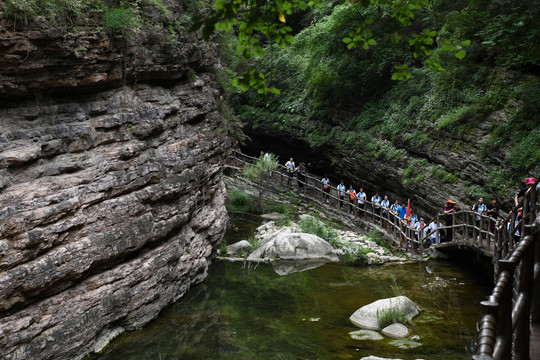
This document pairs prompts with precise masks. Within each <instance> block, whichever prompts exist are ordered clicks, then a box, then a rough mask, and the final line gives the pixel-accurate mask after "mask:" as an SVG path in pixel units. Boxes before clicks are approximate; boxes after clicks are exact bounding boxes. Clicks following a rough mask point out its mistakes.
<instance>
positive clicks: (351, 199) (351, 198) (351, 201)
mask: <svg viewBox="0 0 540 360" xmlns="http://www.w3.org/2000/svg"><path fill="white" fill-rule="evenodd" d="M347 194H348V195H349V213H350V214H352V213H353V211H354V200H356V191H354V189H353V187H352V185H349V190H347Z"/></svg>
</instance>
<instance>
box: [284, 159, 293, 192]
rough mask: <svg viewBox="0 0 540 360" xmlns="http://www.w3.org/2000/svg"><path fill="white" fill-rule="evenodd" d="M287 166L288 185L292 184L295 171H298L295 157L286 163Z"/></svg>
mask: <svg viewBox="0 0 540 360" xmlns="http://www.w3.org/2000/svg"><path fill="white" fill-rule="evenodd" d="M285 168H286V169H287V175H289V179H288V180H287V186H291V185H292V179H293V176H294V172H295V171H296V164H295V163H294V160H293V158H290V159H289V161H287V162H286V163H285Z"/></svg>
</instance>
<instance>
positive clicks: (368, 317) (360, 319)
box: [349, 296, 419, 331]
mask: <svg viewBox="0 0 540 360" xmlns="http://www.w3.org/2000/svg"><path fill="white" fill-rule="evenodd" d="M390 309H395V310H398V311H401V312H403V313H404V314H405V316H406V317H407V319H409V320H411V319H413V318H414V317H416V316H418V314H419V311H418V307H417V306H416V304H415V303H414V302H412V301H411V300H410V299H409V298H408V297H406V296H397V297H393V298H388V299H381V300H377V301H375V302H372V303H371V304H368V305H365V306H362V307H361V308H360V309H358V310H356V311H355V312H354V313H353V314H352V315H351V317H350V318H349V319H350V320H351V322H352V323H353V324H354V325H356V326H358V327H360V328H362V329H366V330H376V331H379V330H381V327H380V326H379V320H378V319H377V312H378V311H383V310H390Z"/></svg>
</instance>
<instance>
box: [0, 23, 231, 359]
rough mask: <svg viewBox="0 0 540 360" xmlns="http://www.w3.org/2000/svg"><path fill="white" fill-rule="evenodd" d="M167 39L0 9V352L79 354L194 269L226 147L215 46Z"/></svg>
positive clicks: (196, 275)
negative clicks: (23, 21) (167, 48)
mask: <svg viewBox="0 0 540 360" xmlns="http://www.w3.org/2000/svg"><path fill="white" fill-rule="evenodd" d="M0 19H2V14H0ZM183 36H184V37H185V38H184V40H185V41H184V44H185V45H182V46H179V47H178V48H177V49H176V50H175V51H174V52H173V53H170V52H169V53H166V52H164V51H163V49H161V48H159V46H158V44H157V43H152V39H151V38H148V39H147V43H146V44H142V45H141V44H138V46H146V49H147V50H148V51H147V52H146V54H147V56H143V57H141V56H140V52H139V53H138V52H137V49H136V48H135V47H134V46H133V44H131V45H130V44H126V43H122V44H118V43H115V42H113V41H112V40H111V38H110V36H109V35H108V34H107V33H106V32H105V31H103V30H99V29H96V28H83V29H79V30H77V31H71V30H70V31H68V30H66V29H61V28H60V29H59V28H54V27H51V26H43V24H42V23H40V21H39V19H38V20H37V21H35V22H33V23H31V24H28V25H26V26H23V27H21V26H20V24H19V25H16V24H14V23H11V22H9V21H7V20H5V19H2V20H1V22H0V69H2V70H1V71H0V99H1V101H0V106H1V107H0V358H2V359H6V360H15V359H57V360H59V359H75V358H81V357H83V356H84V355H85V354H88V353H91V352H93V351H97V350H99V349H100V348H102V347H103V346H104V345H106V343H107V342H108V340H110V339H111V338H112V337H114V336H116V335H118V334H119V333H121V332H123V331H126V330H131V329H136V328H139V327H141V326H143V325H144V324H146V323H148V322H149V321H150V320H152V319H153V318H155V317H156V316H157V315H158V313H159V312H160V311H161V310H162V309H163V308H164V307H165V306H167V305H168V304H170V303H171V302H173V301H175V300H177V299H178V298H180V297H181V296H182V295H183V294H184V293H185V292H186V291H188V289H189V288H190V287H191V286H192V285H193V284H195V283H197V282H200V281H202V280H203V279H204V278H205V276H206V272H207V269H208V266H209V264H210V262H211V259H212V258H213V256H214V254H215V249H216V246H217V245H218V244H219V242H220V241H221V239H222V236H223V233H224V230H225V224H226V219H227V214H226V210H225V206H224V202H225V198H226V192H225V187H224V184H223V182H222V179H221V171H222V170H221V164H222V162H223V160H224V156H225V155H224V154H225V150H226V148H227V145H228V143H227V139H226V137H225V134H224V132H223V131H222V130H221V127H222V123H221V117H220V115H219V113H218V111H217V106H218V102H217V98H218V96H219V93H218V91H217V90H215V89H216V88H217V87H216V84H215V81H214V77H213V75H212V72H211V66H212V65H213V63H214V62H215V61H216V58H217V57H216V52H215V49H216V48H215V46H214V45H212V44H209V43H203V42H202V41H200V40H199V39H198V37H197V35H196V34H189V33H187V34H185V35H183Z"/></svg>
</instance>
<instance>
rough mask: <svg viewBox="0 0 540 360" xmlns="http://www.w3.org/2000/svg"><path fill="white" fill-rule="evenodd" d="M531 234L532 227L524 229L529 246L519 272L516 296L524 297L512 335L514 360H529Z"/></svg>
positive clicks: (532, 266) (531, 272)
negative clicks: (513, 339)
mask: <svg viewBox="0 0 540 360" xmlns="http://www.w3.org/2000/svg"><path fill="white" fill-rule="evenodd" d="M531 232H532V227H531V226H527V227H525V234H524V235H526V236H525V237H523V239H524V240H525V241H526V240H527V239H530V240H531V243H530V245H529V246H528V247H527V249H526V250H525V252H524V253H523V257H522V259H521V268H520V271H519V285H518V294H520V295H522V294H523V295H524V296H523V297H521V296H520V298H522V299H523V307H522V311H521V316H520V317H519V319H518V320H517V324H516V329H515V333H514V338H515V342H514V349H513V353H514V359H515V360H529V358H530V356H529V342H530V338H531V329H530V320H531V316H530V314H531V297H532V292H533V280H534V255H535V254H534V252H533V251H532V250H533V248H532V245H534V243H533V237H532V235H529V234H530V233H531Z"/></svg>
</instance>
